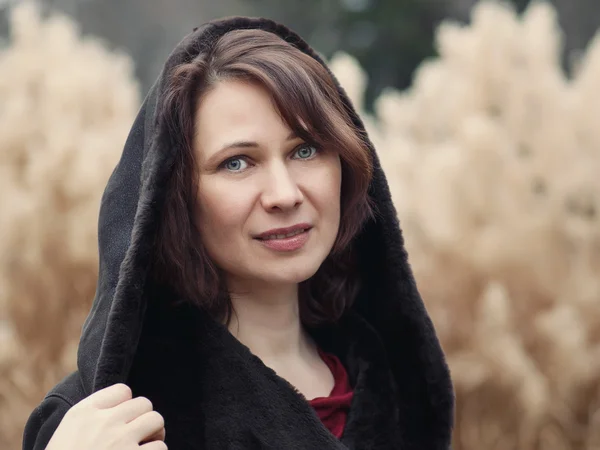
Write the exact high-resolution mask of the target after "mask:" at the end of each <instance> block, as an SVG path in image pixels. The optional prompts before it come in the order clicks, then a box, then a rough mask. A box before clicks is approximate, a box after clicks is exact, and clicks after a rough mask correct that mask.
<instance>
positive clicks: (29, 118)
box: [0, 1, 600, 450]
mask: <svg viewBox="0 0 600 450" xmlns="http://www.w3.org/2000/svg"><path fill="white" fill-rule="evenodd" d="M12 24H13V38H12V41H11V43H10V46H9V47H7V48H6V49H4V50H2V51H1V52H0V74H1V75H0V96H1V97H2V98H3V103H2V105H0V136H2V139H1V140H0V162H1V163H0V172H1V173H0V199H1V203H0V204H1V208H2V215H1V216H0V339H2V341H1V342H0V448H7V449H15V450H16V449H17V448H19V446H20V433H21V431H22V425H23V423H24V420H25V418H26V416H27V414H29V412H30V411H31V409H32V408H33V407H34V405H35V404H36V403H37V402H38V401H39V400H40V398H41V396H42V395H43V393H44V392H45V391H46V390H47V389H48V388H49V387H50V386H51V385H53V384H54V383H55V382H56V381H58V380H59V379H60V377H62V376H63V375H65V374H66V373H67V372H68V371H69V370H71V369H72V368H73V367H74V363H75V359H74V355H75V353H74V349H75V346H76V344H77V338H78V336H79V329H80V326H81V323H82V321H83V317H84V315H85V313H86V312H87V308H88V307H89V303H90V301H91V299H92V297H93V291H94V287H95V279H96V270H97V249H96V237H95V234H96V220H97V208H98V204H99V198H100V195H101V193H102V189H103V187H104V183H105V181H106V178H107V177H108V174H109V172H110V170H111V168H112V167H113V165H114V164H115V162H116V160H117V158H118V156H119V154H120V151H121V148H122V145H123V142H124V138H125V134H126V133H127V130H128V128H129V126H130V124H131V121H132V119H133V116H134V114H135V108H136V107H137V105H138V104H139V99H138V97H137V88H136V85H135V83H134V82H133V77H132V73H131V65H130V62H129V61H128V60H127V59H126V58H125V57H122V56H119V55H113V54H110V53H108V52H107V51H105V50H103V49H102V47H101V46H100V45H99V44H98V43H96V42H94V41H89V40H82V39H81V38H80V37H78V35H77V31H76V30H75V29H74V28H73V25H72V24H71V23H70V22H68V21H67V20H65V19H64V18H59V17H52V18H50V19H49V20H41V19H40V17H39V15H38V14H37V12H36V10H35V9H34V8H32V7H31V6H23V7H18V8H16V9H15V12H14V14H13V16H12ZM437 38H438V49H439V54H440V56H439V58H436V59H434V60H431V61H428V62H425V63H424V64H423V65H422V66H421V67H420V68H419V70H418V71H417V73H416V76H415V80H414V84H413V86H412V88H411V89H409V90H407V91H405V92H396V91H393V90H390V91H388V92H386V93H384V94H383V95H382V96H381V97H380V98H379V99H378V102H377V104H376V115H375V116H369V115H368V114H366V113H364V112H363V113H362V116H363V117H364V119H365V123H366V125H367V128H368V130H369V132H370V135H371V137H372V139H373V140H374V141H375V144H376V146H377V147H378V149H379V152H380V157H381V160H382V163H383V165H384V167H385V169H386V172H387V174H388V177H389V182H390V187H391V189H392V194H393V197H394V201H395V203H396V206H397V208H398V211H399V215H400V217H401V219H402V226H403V229H404V234H405V238H406V241H407V246H408V250H409V254H410V255H411V263H412V266H413V268H414V271H415V274H416V277H417V280H418V283H419V286H420V289H421V291H422V293H423V297H424V299H425V301H426V303H427V306H428V308H429V310H430V312H431V314H432V317H433V320H434V322H435V324H436V327H437V330H438V332H439V334H440V338H441V340H442V342H443V345H444V348H445V350H446V352H447V354H448V359H449V363H450V366H451V369H452V373H453V378H454V382H455V387H456V392H457V411H456V413H457V415H456V418H457V422H456V430H455V439H454V448H455V450H475V449H477V450H481V449H486V450H488V449H490V450H505V449H506V450H534V449H535V450H559V449H560V450H597V449H600V311H599V309H598V307H597V305H598V304H599V302H598V301H599V300H600V181H599V180H596V178H595V175H596V174H597V173H600V129H598V128H596V126H595V125H596V124H595V122H596V120H597V119H596V118H597V117H600V37H599V38H598V39H596V40H595V41H594V42H592V43H591V44H590V47H589V49H588V50H587V52H586V54H585V55H584V56H583V57H582V59H581V60H580V61H579V64H578V66H577V70H576V72H575V74H574V76H573V77H572V79H567V77H566V76H565V75H564V73H563V72H562V70H561V68H560V56H561V42H562V38H561V32H560V29H559V28H558V25H557V20H556V17H555V12H554V10H553V9H552V8H551V7H550V6H548V5H547V4H544V3H534V4H532V5H531V6H530V7H529V8H528V10H527V11H526V12H525V13H524V15H523V16H522V17H518V16H517V15H516V14H515V13H514V11H512V10H511V9H510V8H508V7H507V6H504V5H503V4H500V3H496V2H489V1H486V2H482V3H480V4H479V5H478V6H477V7H476V8H475V9H474V10H473V17H472V23H471V24H470V25H468V26H459V25H456V24H451V23H446V24H444V25H442V26H441V27H440V28H439V30H438V35H437ZM398 57H401V55H398ZM331 64H332V68H333V70H334V72H335V73H336V75H337V76H338V77H339V79H340V81H341V83H342V85H343V86H345V88H346V90H347V92H348V93H349V95H350V96H351V98H352V99H353V100H354V102H355V104H356V105H357V107H358V108H359V109H362V95H363V92H364V87H365V83H366V77H365V76H364V74H363V72H362V71H361V69H360V67H358V66H357V64H356V62H355V61H354V60H353V59H352V58H350V57H348V56H345V55H339V56H338V57H336V58H334V59H333V60H332V62H331ZM4 99H6V101H5V100H4Z"/></svg>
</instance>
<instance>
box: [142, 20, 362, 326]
mask: <svg viewBox="0 0 600 450" xmlns="http://www.w3.org/2000/svg"><path fill="white" fill-rule="evenodd" d="M167 77H168V78H167V80H166V91H165V94H164V97H163V98H164V104H163V105H162V108H163V111H165V116H164V126H166V127H168V129H167V131H168V133H169V136H170V139H171V140H172V143H173V144H174V145H175V146H177V147H179V148H178V151H177V152H176V153H177V155H176V157H175V162H174V167H173V171H172V174H171V177H170V181H169V186H168V189H167V193H166V204H165V208H164V211H163V214H162V222H161V224H160V225H159V231H158V235H157V241H156V247H155V249H156V250H155V251H156V254H155V258H154V263H153V268H152V272H153V277H154V279H156V280H159V281H160V282H161V283H164V284H167V285H168V286H169V288H170V289H172V290H174V291H175V292H176V293H177V295H178V296H179V297H181V298H183V299H185V300H188V301H192V302H194V303H196V304H197V305H199V306H200V307H201V308H203V309H205V310H207V311H209V312H210V313H211V314H212V315H213V317H215V318H217V319H219V320H225V321H229V319H230V317H231V313H232V305H231V301H230V298H229V295H228V294H227V292H226V288H225V286H224V283H223V277H222V276H221V275H220V271H219V269H218V268H217V267H216V266H215V265H214V263H213V262H212V261H211V260H210V258H209V257H208V255H207V253H206V251H205V249H204V247H203V245H202V243H201V239H200V237H201V230H200V229H199V227H198V226H197V225H196V224H195V221H194V211H195V208H196V193H197V182H198V181H197V180H198V173H197V169H196V167H197V166H196V162H195V156H194V151H193V145H192V137H193V134H194V119H195V112H196V109H197V104H198V102H199V101H201V99H202V97H203V95H204V94H205V93H206V92H208V90H210V89H211V88H213V87H214V86H215V85H216V84H217V83H218V82H220V81H223V80H232V79H235V80H247V81H249V82H254V83H258V84H260V85H261V86H263V87H264V88H266V89H267V91H268V92H269V93H270V94H271V96H272V99H273V102H274V105H275V106H276V108H277V109H278V111H279V114H281V116H282V118H283V119H284V121H285V122H286V123H287V124H288V126H289V127H290V128H291V129H292V130H293V131H295V132H296V134H297V135H298V136H299V137H300V138H302V139H304V140H305V141H306V142H307V143H310V144H313V145H317V146H320V147H324V148H331V149H335V151H337V152H338V154H339V155H340V160H341V164H342V192H341V205H340V208H341V218H340V228H339V231H338V235H337V238H336V241H335V243H334V246H333V249H332V251H331V253H330V255H329V256H328V258H327V259H326V260H325V261H324V263H323V264H322V265H321V267H320V268H319V270H318V271H317V273H316V274H315V275H314V276H313V277H311V278H310V279H309V280H307V281H306V282H304V283H302V284H301V286H300V311H301V317H302V320H303V322H304V323H305V324H307V325H316V324H318V323H323V322H331V321H335V320H337V319H338V318H339V317H340V316H341V314H342V313H343V312H344V310H345V309H346V308H347V307H348V306H349V305H350V304H351V302H352V301H353V299H354V297H355V296H356V293H357V289H358V282H359V280H358V277H357V276H356V275H355V274H354V273H353V271H354V260H353V251H352V245H351V242H352V240H353V238H354V237H355V236H356V234H357V233H358V231H359V230H360V229H361V227H362V226H363V224H364V223H365V221H366V220H367V219H368V218H369V217H370V216H371V215H372V209H371V202H370V200H369V197H368V194H367V190H368V186H369V183H370V180H371V175H372V160H371V156H370V153H369V149H368V146H367V144H366V142H365V140H364V138H363V134H362V133H361V132H360V130H359V129H357V128H356V127H355V125H354V124H353V123H352V119H351V117H350V114H349V110H348V109H347V108H348V107H346V106H345V105H344V103H343V102H342V100H341V98H340V95H339V92H338V88H337V86H336V84H335V81H334V80H333V78H332V77H331V75H330V74H329V72H328V71H327V69H326V68H325V67H324V66H323V65H322V64H321V63H320V62H319V61H317V60H315V59H314V58H312V57H311V56H309V55H307V54H305V53H303V52H302V51H301V50H299V49H297V48H296V47H294V46H292V45H291V44H289V43H288V42H286V41H284V40H283V39H281V38H280V37H278V36H276V35H275V34H272V33H269V32H266V31H262V30H236V31H231V32H228V33H226V34H225V35H223V36H222V37H221V38H220V39H218V40H217V41H216V43H215V44H214V45H213V46H212V47H211V48H208V49H205V50H204V51H201V52H200V53H199V54H198V55H197V56H196V57H195V58H193V60H191V61H190V62H187V63H184V64H181V65H178V66H176V67H175V68H174V69H172V70H171V72H170V73H167Z"/></svg>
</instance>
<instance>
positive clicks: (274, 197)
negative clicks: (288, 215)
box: [261, 164, 304, 211]
mask: <svg viewBox="0 0 600 450" xmlns="http://www.w3.org/2000/svg"><path fill="white" fill-rule="evenodd" d="M303 200H304V195H303V194H302V191H301V190H300V188H299V186H298V183H297V181H296V180H295V179H294V177H293V176H292V174H291V173H290V171H289V170H288V168H287V167H286V166H285V164H280V165H277V166H276V167H272V168H271V169H270V170H269V171H268V173H267V181H266V183H265V189H264V190H263V193H262V196H261V203H262V206H263V208H264V209H265V210H266V211H289V210H292V209H294V208H297V207H298V206H299V205H300V204H302V202H303Z"/></svg>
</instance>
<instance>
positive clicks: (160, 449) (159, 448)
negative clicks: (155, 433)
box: [140, 441, 168, 450]
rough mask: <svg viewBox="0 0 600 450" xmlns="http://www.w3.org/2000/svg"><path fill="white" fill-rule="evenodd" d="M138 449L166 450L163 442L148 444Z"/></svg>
mask: <svg viewBox="0 0 600 450" xmlns="http://www.w3.org/2000/svg"><path fill="white" fill-rule="evenodd" d="M140 448H141V449H144V450H168V449H167V444H165V443H164V442H163V441H154V442H148V443H147V444H143V445H140Z"/></svg>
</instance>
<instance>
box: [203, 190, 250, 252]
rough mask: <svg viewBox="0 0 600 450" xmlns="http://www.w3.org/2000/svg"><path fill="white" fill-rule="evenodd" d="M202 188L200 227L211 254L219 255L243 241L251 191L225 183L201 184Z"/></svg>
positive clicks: (204, 242)
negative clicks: (218, 253)
mask: <svg viewBox="0 0 600 450" xmlns="http://www.w3.org/2000/svg"><path fill="white" fill-rule="evenodd" d="M199 188H200V194H199V195H198V223H199V225H200V230H201V232H202V240H203V244H204V246H205V247H206V248H207V249H208V250H209V253H215V252H217V251H218V249H221V248H225V247H227V246H228V245H231V244H233V242H235V241H236V240H237V239H239V238H240V237H242V233H243V229H244V224H245V222H246V217H247V214H248V209H249V208H250V206H249V205H251V201H250V198H249V196H248V192H247V191H244V190H241V189H236V188H233V187H231V186H229V185H227V186H224V185H222V183H218V182H215V183H210V182H207V183H200V187H199ZM215 256H216V255H215Z"/></svg>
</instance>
